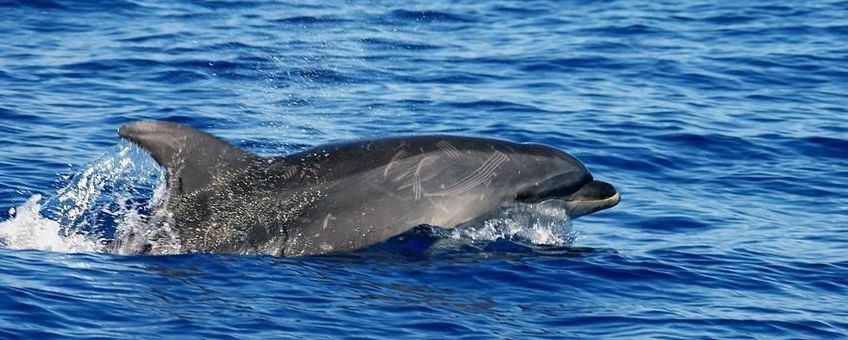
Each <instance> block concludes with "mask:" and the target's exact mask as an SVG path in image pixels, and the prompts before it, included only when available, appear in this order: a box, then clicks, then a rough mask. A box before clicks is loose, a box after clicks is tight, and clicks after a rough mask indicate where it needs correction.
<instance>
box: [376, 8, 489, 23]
mask: <svg viewBox="0 0 848 340" xmlns="http://www.w3.org/2000/svg"><path fill="white" fill-rule="evenodd" d="M390 15H391V17H393V18H395V19H401V20H409V21H424V22H472V21H473V20H472V19H470V18H467V17H465V16H462V15H457V14H452V13H447V12H440V11H410V10H403V9H399V10H394V11H392V12H391V14H390Z"/></svg>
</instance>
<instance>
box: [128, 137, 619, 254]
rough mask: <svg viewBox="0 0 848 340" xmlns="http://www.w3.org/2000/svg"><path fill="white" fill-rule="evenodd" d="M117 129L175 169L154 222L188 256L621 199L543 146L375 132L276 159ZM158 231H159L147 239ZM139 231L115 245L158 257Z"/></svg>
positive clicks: (342, 242)
mask: <svg viewBox="0 0 848 340" xmlns="http://www.w3.org/2000/svg"><path fill="white" fill-rule="evenodd" d="M118 134H119V135H120V136H121V137H122V138H124V139H126V140H129V141H131V142H132V143H134V144H136V145H138V146H139V147H141V149H143V150H145V151H146V152H147V153H148V154H149V155H150V156H152V158H153V159H154V160H155V161H156V162H157V163H158V164H159V165H160V166H161V167H163V168H164V169H165V176H166V182H165V183H166V190H167V191H166V198H165V199H163V200H162V202H161V203H160V207H159V208H157V211H158V212H157V213H155V214H154V215H161V216H165V217H164V218H163V217H160V218H151V219H150V221H148V223H157V224H164V225H165V226H166V227H167V228H166V229H168V230H173V231H175V232H176V234H177V235H176V237H177V238H178V239H179V247H180V248H179V250H180V252H185V253H194V252H203V253H227V254H267V255H274V256H300V255H312V254H323V253H328V252H338V251H349V250H354V249H357V248H362V247H366V246H369V245H372V244H376V243H379V242H381V241H385V240H387V239H389V238H391V237H393V236H396V235H399V234H401V233H404V232H405V231H407V230H409V229H412V228H413V227H416V226H419V225H434V226H440V227H445V228H451V227H454V226H457V225H461V224H463V223H466V222H469V221H473V220H475V219H477V218H479V217H481V216H484V215H486V214H489V213H492V212H494V211H497V210H498V209H500V208H502V207H504V206H506V205H509V204H511V203H515V202H521V203H529V204H554V205H556V206H558V207H562V208H564V209H566V211H567V212H568V214H569V216H570V217H572V218H574V217H577V216H582V215H586V214H590V213H593V212H596V211H599V210H602V209H607V208H610V207H613V206H615V205H616V204H618V202H619V200H620V199H621V197H620V195H619V193H618V192H616V190H615V188H614V187H613V186H612V185H610V184H608V183H605V182H601V181H596V180H594V179H593V178H592V175H591V174H590V173H589V171H588V170H587V168H586V166H585V165H583V163H581V162H580V161H579V160H577V159H576V158H574V157H572V156H571V155H569V154H567V153H565V152H563V151H560V150H558V149H555V148H552V147H549V146H545V145H540V144H518V143H513V142H509V141H503V140H497V139H488V138H476V137H460V136H446V135H424V136H405V137H389V138H379V139H365V140H359V141H352V142H341V143H335V144H327V145H322V146H318V147H314V148H311V149H308V150H304V151H301V152H297V153H293V154H290V155H287V156H283V157H275V158H266V157H260V156H257V155H253V154H251V153H248V152H245V151H243V150H241V149H239V148H237V147H235V146H233V145H232V144H229V143H227V142H225V141H223V140H221V139H218V138H216V137H214V136H212V135H210V134H207V133H205V132H202V131H199V130H196V129H193V128H191V127H189V126H186V125H181V124H175V123H169V122H156V121H142V122H135V123H130V124H127V125H124V126H122V127H120V129H118ZM148 236H149V235H148ZM140 238H141V237H139V235H135V234H132V233H128V234H127V235H124V236H123V237H121V238H119V239H117V240H115V242H114V248H113V249H123V250H122V251H121V252H124V253H157V248H156V245H157V242H156V240H155V239H153V240H150V239H148V238H149V237H145V238H142V240H139V239H140Z"/></svg>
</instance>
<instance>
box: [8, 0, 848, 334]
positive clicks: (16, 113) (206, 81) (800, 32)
mask: <svg viewBox="0 0 848 340" xmlns="http://www.w3.org/2000/svg"><path fill="white" fill-rule="evenodd" d="M0 11H2V13H3V15H2V16H0V239H2V244H3V245H4V247H3V248H0V261H2V263H3V265H2V266H0V295H2V296H3V297H4V299H2V300H0V337H4V338H11V337H24V338H34V337H38V336H70V337H80V338H115V337H139V338H162V337H168V338H171V337H176V336H183V337H192V338H194V337H207V338H247V337H252V338H269V337H300V338H303V337H306V338H318V337H330V338H337V337H365V338H372V337H386V338H394V337H399V336H402V337H420V338H446V337H468V338H491V337H506V338H519V337H521V338H523V337H549V338H564V337H604V338H607V337H622V338H634V337H665V338H697V337H723V338H768V339H771V338H833V337H844V336H846V335H848V321H846V320H848V308H847V307H846V305H848V299H846V294H848V276H846V274H845V273H846V270H848V255H846V254H848V229H846V228H848V198H846V197H848V181H846V179H848V137H847V136H848V110H846V107H848V95H846V93H848V44H846V41H848V22H846V20H845V18H848V2H845V1H818V2H809V3H794V4H786V3H782V2H774V3H770V2H765V1H757V2H746V3H744V4H743V3H737V2H730V1H719V2H714V1H702V2H687V3H685V4H679V3H670V2H669V3H665V2H649V1H632V2H609V3H600V2H598V3H595V2H559V1H492V2H480V3H475V2H465V1H434V2H428V3H421V4H415V5H409V4H405V3H400V2H397V3H394V2H387V1H385V2H384V1H380V2H354V1H330V2H324V3H323V4H317V3H306V4H296V3H282V2H239V1H192V2H184V1H180V2H168V1H109V2H106V1H103V2H97V1H88V2H82V3H80V2H76V1H0ZM142 119H145V120H148V119H152V120H168V121H174V122H180V123H185V124H189V125H191V126H194V127H196V128H199V129H203V130H205V131H208V132H210V133H213V134H215V135H217V136H220V137H221V138H223V139H225V140H227V141H229V142H231V143H233V144H236V145H238V146H240V147H242V148H244V149H246V150H249V151H251V152H254V153H258V154H261V155H281V154H286V153H291V152H295V151H298V150H302V149H304V148H307V147H310V146H315V145H320V144H322V143H326V142H331V141H338V140H347V139H352V138H362V137H380V136H390V135H403V134H429V133H450V134H457V135H471V136H484V137H493V138H501V139H508V140H512V141H516V142H535V143H545V144H548V145H551V146H555V147H557V148H560V149H563V150H566V151H568V152H569V153H571V154H573V155H575V156H577V157H578V158H580V159H581V160H582V161H583V162H584V163H586V164H587V166H588V167H589V168H590V169H591V171H592V173H593V174H594V175H595V177H596V178H599V179H602V180H604V181H608V182H610V183H613V184H614V185H615V186H616V187H617V188H618V189H619V191H620V192H621V194H622V197H623V199H622V202H621V204H620V205H619V206H617V207H615V208H613V209H611V210H607V211H603V212H599V213H596V214H593V215H590V216H584V217H581V218H579V219H576V220H573V221H566V220H562V219H559V220H557V219H551V218H550V216H545V215H544V214H541V213H539V212H534V211H528V212H525V213H524V214H523V215H520V216H517V217H516V216H512V217H509V216H502V217H500V218H496V219H493V220H489V221H486V223H485V224H484V225H478V226H473V227H474V228H472V229H470V230H465V231H462V232H452V231H447V230H441V229H431V228H418V229H415V230H413V231H411V232H410V233H408V234H406V235H404V237H403V238H402V239H394V240H391V241H389V242H386V243H383V244H380V245H377V246H375V247H372V248H369V249H364V250H362V251H358V252H355V253H344V254H334V255H331V256H321V257H302V258H285V259H284V258H273V257H252V256H222V255H208V254H191V255H189V254H185V255H172V256H151V257H143V256H119V255H113V254H107V253H104V252H103V247H102V242H103V241H104V240H106V239H108V238H110V237H112V236H113V235H114V233H115V231H116V230H117V229H119V228H123V227H126V226H128V225H133V224H137V223H140V221H142V220H143V218H144V216H146V214H148V213H149V212H150V209H151V207H150V202H151V201H152V200H154V199H153V197H156V196H157V195H158V193H157V187H158V186H159V183H160V181H161V173H160V170H159V169H158V168H157V167H156V165H155V163H154V162H153V161H152V160H151V159H149V157H147V156H146V155H145V154H144V153H143V152H141V151H139V150H138V149H136V148H135V147H133V146H131V145H130V144H128V143H126V142H121V141H120V140H119V138H118V136H117V134H116V130H117V128H118V127H119V126H120V125H122V124H125V123H128V122H132V121H136V120H142Z"/></svg>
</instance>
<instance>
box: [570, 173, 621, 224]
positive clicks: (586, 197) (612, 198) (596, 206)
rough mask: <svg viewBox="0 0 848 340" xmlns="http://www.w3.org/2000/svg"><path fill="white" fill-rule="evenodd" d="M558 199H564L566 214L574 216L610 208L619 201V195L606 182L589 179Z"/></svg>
mask: <svg viewBox="0 0 848 340" xmlns="http://www.w3.org/2000/svg"><path fill="white" fill-rule="evenodd" d="M559 200H562V201H565V206H566V209H568V216H570V217H571V218H575V217H578V216H583V215H588V214H591V213H593V212H596V211H600V210H604V209H607V208H612V207H614V206H615V205H616V204H618V202H619V201H621V195H620V194H619V193H618V192H617V191H615V187H613V186H612V185H611V184H609V183H607V182H601V181H591V182H589V183H586V184H585V185H583V187H581V188H580V189H578V190H577V191H575V192H574V193H573V194H571V195H568V196H566V197H562V198H559Z"/></svg>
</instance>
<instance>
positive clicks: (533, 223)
mask: <svg viewBox="0 0 848 340" xmlns="http://www.w3.org/2000/svg"><path fill="white" fill-rule="evenodd" d="M449 237H450V239H452V240H454V241H462V240H470V241H472V242H479V241H495V240H498V239H506V240H510V241H513V242H517V243H527V244H536V245H554V246H570V245H571V244H572V243H574V240H575V238H576V236H575V233H574V232H573V230H572V229H571V219H570V218H569V217H568V213H567V211H566V209H565V208H564V207H560V206H557V205H555V204H545V203H541V204H527V203H514V204H510V205H508V206H506V207H504V208H503V209H501V210H499V211H497V212H496V213H494V214H492V215H490V216H488V217H486V218H483V219H481V220H480V221H477V222H474V223H471V224H469V225H466V226H463V227H462V228H455V229H452V230H451V233H450V234H449Z"/></svg>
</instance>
